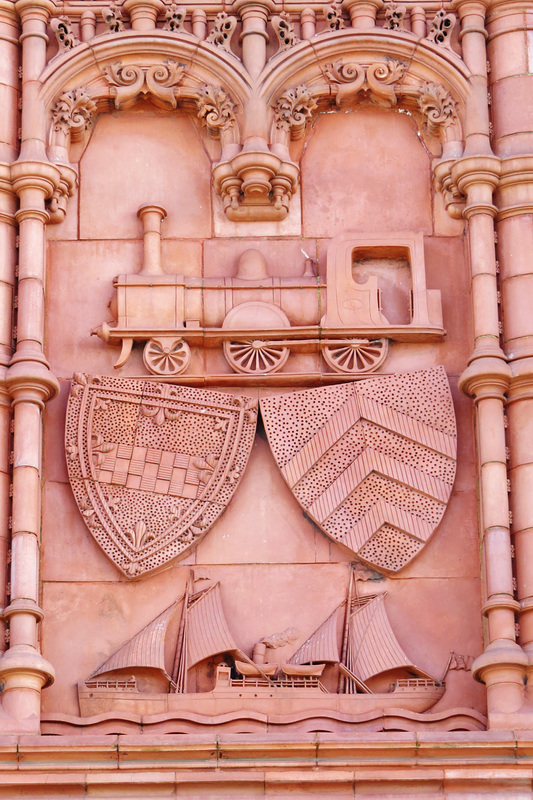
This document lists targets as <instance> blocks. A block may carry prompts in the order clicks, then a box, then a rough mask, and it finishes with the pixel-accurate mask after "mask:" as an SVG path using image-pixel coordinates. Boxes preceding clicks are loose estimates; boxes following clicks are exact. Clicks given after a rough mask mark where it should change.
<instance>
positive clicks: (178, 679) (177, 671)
mask: <svg viewBox="0 0 533 800" xmlns="http://www.w3.org/2000/svg"><path fill="white" fill-rule="evenodd" d="M193 586H194V579H193V576H192V573H191V572H189V575H188V576H187V584H186V586H185V594H184V595H183V611H182V613H181V620H180V627H179V631H178V641H177V643H176V654H175V656H174V667H173V670H172V680H173V681H174V683H175V684H176V689H175V691H176V692H178V693H181V694H183V692H184V691H185V680H186V678H187V668H186V661H187V653H186V652H185V651H186V646H185V642H186V639H185V630H186V627H187V609H188V606H189V597H191V595H192V594H193Z"/></svg>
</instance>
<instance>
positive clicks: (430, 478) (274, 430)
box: [261, 368, 457, 572]
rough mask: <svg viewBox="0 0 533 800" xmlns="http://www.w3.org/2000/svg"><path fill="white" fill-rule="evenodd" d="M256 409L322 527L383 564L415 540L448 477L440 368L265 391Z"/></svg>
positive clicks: (443, 498)
mask: <svg viewBox="0 0 533 800" xmlns="http://www.w3.org/2000/svg"><path fill="white" fill-rule="evenodd" d="M261 413H262V415H263V418H264V421H265V427H266V431H267V435H268V440H269V442H270V446H271V448H272V453H273V455H274V458H275V459H276V462H277V464H278V466H279V467H280V469H281V472H282V474H283V477H284V478H285V480H286V482H287V484H288V486H289V487H290V489H291V491H292V492H293V494H294V496H295V497H296V499H297V500H298V502H299V503H300V504H301V505H302V507H303V508H304V509H305V511H306V513H307V514H309V516H310V517H311V518H312V519H313V520H314V521H315V522H316V523H317V524H318V525H319V526H320V527H321V529H322V530H323V531H324V532H325V533H326V534H327V535H328V536H330V537H331V538H332V539H334V540H335V541H337V542H340V543H341V544H344V545H345V546H346V547H348V548H349V549H350V550H351V551H352V552H353V553H354V554H355V555H357V556H358V557H359V558H360V559H362V560H364V561H366V562H367V563H369V564H370V565H372V566H373V567H376V568H377V569H379V570H383V571H385V572H397V571H398V570H400V569H402V567H404V566H405V565H406V564H408V563H409V561H411V559H413V558H414V557H415V556H416V555H417V553H419V552H420V551H421V550H422V548H423V547H424V544H425V543H426V542H427V540H428V539H429V537H430V536H431V534H432V533H433V531H434V530H435V529H436V527H437V526H438V525H439V523H440V521H441V519H442V516H443V514H444V511H445V510H446V505H447V503H448V500H449V497H450V494H451V491H452V487H453V482H454V479H455V462H456V452H457V442H456V431H455V416H454V411H453V404H452V399H451V395H450V390H449V387H448V382H447V379H446V374H445V372H444V370H443V369H442V368H437V369H433V370H426V371H421V372H415V373H404V374H401V375H393V376H387V377H382V378H373V379H371V380H364V381H360V382H359V383H353V384H345V385H343V386H330V387H324V388H319V389H309V390H307V391H304V392H299V393H295V394H288V395H282V396H279V397H270V398H264V399H262V400H261Z"/></svg>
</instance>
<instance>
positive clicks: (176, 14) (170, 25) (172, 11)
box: [163, 3, 187, 33]
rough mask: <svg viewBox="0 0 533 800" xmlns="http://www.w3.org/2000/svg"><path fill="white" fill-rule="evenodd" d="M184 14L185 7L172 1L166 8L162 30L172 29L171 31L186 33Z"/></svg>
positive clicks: (185, 11)
mask: <svg viewBox="0 0 533 800" xmlns="http://www.w3.org/2000/svg"><path fill="white" fill-rule="evenodd" d="M186 16H187V9H186V8H185V7H184V6H177V5H176V4H175V3H172V5H171V6H169V7H168V8H167V10H166V13H165V20H166V22H165V24H164V25H163V30H164V31H172V32H173V33H186V31H185V26H184V23H185V17H186Z"/></svg>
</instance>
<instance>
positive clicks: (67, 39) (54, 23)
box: [50, 17, 81, 51]
mask: <svg viewBox="0 0 533 800" xmlns="http://www.w3.org/2000/svg"><path fill="white" fill-rule="evenodd" d="M50 27H51V28H52V30H53V32H54V33H55V37H56V39H57V43H58V45H59V50H60V51H64V50H72V48H73V47H77V46H78V45H79V44H81V42H80V40H79V39H78V37H77V36H75V35H74V31H73V30H72V24H71V22H70V20H69V18H68V17H54V18H53V19H51V20H50Z"/></svg>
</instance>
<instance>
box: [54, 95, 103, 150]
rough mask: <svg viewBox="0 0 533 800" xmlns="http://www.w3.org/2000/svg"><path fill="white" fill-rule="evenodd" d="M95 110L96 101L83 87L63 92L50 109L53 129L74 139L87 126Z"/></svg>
mask: <svg viewBox="0 0 533 800" xmlns="http://www.w3.org/2000/svg"><path fill="white" fill-rule="evenodd" d="M95 111H96V103H95V101H94V100H93V99H92V97H91V96H90V95H89V93H88V92H87V90H86V89H84V88H83V87H80V88H79V89H71V90H70V91H68V92H63V94H62V95H60V97H59V99H58V101H57V103H56V104H55V106H54V107H53V109H52V126H53V129H54V130H55V131H61V132H62V133H64V134H65V135H68V134H69V133H70V134H71V137H72V139H73V140H75V139H76V138H77V137H79V136H81V135H82V134H83V132H84V131H86V130H87V129H88V128H89V126H90V125H91V122H92V116H93V114H94V112H95Z"/></svg>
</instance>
